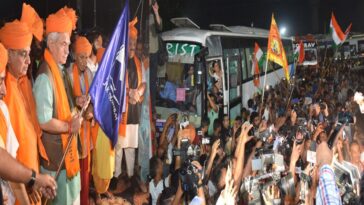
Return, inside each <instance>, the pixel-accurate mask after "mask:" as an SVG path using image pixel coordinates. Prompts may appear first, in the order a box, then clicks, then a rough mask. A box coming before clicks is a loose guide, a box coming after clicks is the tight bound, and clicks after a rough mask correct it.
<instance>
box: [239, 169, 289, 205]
mask: <svg viewBox="0 0 364 205" xmlns="http://www.w3.org/2000/svg"><path fill="white" fill-rule="evenodd" d="M271 185H277V186H278V187H279V190H280V191H281V192H282V193H283V194H284V195H286V196H290V197H294V196H295V195H296V191H295V186H294V180H293V176H292V173H290V172H288V173H281V172H272V173H268V174H263V175H259V176H256V177H252V176H249V177H247V178H245V179H244V180H243V182H242V184H241V187H240V191H241V192H244V191H246V192H248V193H250V194H251V195H252V200H249V204H252V205H253V204H254V205H256V204H263V203H262V201H263V199H262V198H261V195H262V193H263V192H265V191H266V190H267V189H268V187H269V186H271ZM268 200H270V201H273V200H274V199H268Z"/></svg>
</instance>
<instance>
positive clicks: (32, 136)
mask: <svg viewBox="0 0 364 205" xmlns="http://www.w3.org/2000/svg"><path fill="white" fill-rule="evenodd" d="M5 84H6V88H7V90H6V91H7V94H6V95H5V97H4V102H5V103H6V105H7V106H8V109H9V114H10V121H11V125H12V127H13V129H14V132H15V135H16V137H17V139H18V142H19V149H18V152H17V157H16V158H17V159H18V161H20V162H21V163H23V164H24V165H25V166H27V167H29V168H31V169H34V170H35V171H36V172H39V158H38V146H37V139H38V135H37V132H36V130H35V128H34V126H33V124H32V120H31V115H30V113H31V112H32V111H31V110H28V109H27V106H26V98H25V97H24V95H23V94H22V92H21V89H20V86H19V81H18V80H17V79H16V78H15V77H14V76H13V75H12V74H10V73H9V72H7V74H6V79H5ZM33 112H35V110H33Z"/></svg>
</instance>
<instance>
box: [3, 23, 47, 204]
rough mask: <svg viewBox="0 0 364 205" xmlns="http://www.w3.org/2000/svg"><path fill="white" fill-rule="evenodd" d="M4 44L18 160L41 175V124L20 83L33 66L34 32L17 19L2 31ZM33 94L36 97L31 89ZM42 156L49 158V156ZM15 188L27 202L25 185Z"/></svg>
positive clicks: (34, 197) (32, 198) (20, 199)
mask: <svg viewBox="0 0 364 205" xmlns="http://www.w3.org/2000/svg"><path fill="white" fill-rule="evenodd" d="M0 41H1V42H3V44H4V46H5V47H6V48H7V49H8V53H9V60H8V66H7V72H6V79H5V83H6V86H7V95H6V96H5V98H4V101H5V103H6V105H7V106H8V109H9V113H10V119H11V124H12V126H13V128H14V131H15V135H16V137H17V139H18V142H19V149H18V151H17V159H18V160H19V161H20V162H21V163H23V164H24V165H25V166H27V167H29V168H31V169H33V170H34V171H35V172H36V173H39V160H38V142H40V138H39V137H40V133H37V131H38V130H37V128H36V127H37V126H39V125H38V122H33V119H32V117H31V116H32V114H31V113H32V112H35V110H34V109H31V107H30V106H29V103H28V99H26V98H25V97H24V96H25V95H24V93H23V92H22V91H21V89H20V84H19V79H20V78H21V77H23V76H25V75H26V73H27V71H28V67H29V64H30V58H29V52H30V44H31V42H32V33H31V32H30V30H29V27H28V25H27V24H25V23H23V22H20V21H18V20H15V21H13V22H10V23H6V24H5V26H4V27H3V28H2V29H1V30H0ZM29 92H30V95H32V94H31V90H30V91H29ZM33 114H34V113H33ZM34 116H35V114H34ZM38 139H39V140H38ZM43 154H44V153H43ZM42 157H45V158H46V156H45V155H43V156H42ZM13 188H14V189H15V190H16V191H15V193H16V198H17V200H18V201H17V204H18V203H22V202H24V201H27V199H28V196H27V194H26V190H25V187H24V185H22V184H18V185H15V184H14V187H13ZM40 198H41V197H40V195H39V194H38V193H37V192H33V193H31V194H30V195H29V199H30V202H31V203H34V204H40Z"/></svg>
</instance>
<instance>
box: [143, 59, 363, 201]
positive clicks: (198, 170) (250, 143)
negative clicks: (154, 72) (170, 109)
mask: <svg viewBox="0 0 364 205" xmlns="http://www.w3.org/2000/svg"><path fill="white" fill-rule="evenodd" d="M347 63H348V61H346V60H343V61H334V62H333V63H332V64H331V66H330V67H326V68H325V67H324V66H323V65H321V66H320V67H319V66H317V67H316V66H315V67H312V66H311V67H298V68H297V72H296V75H295V76H294V77H292V78H291V80H290V81H287V80H286V79H282V80H280V82H279V83H278V84H277V85H275V86H269V87H267V88H265V89H266V90H265V95H264V96H263V99H262V95H261V93H260V92H257V93H256V94H255V95H254V97H253V98H252V99H249V100H248V102H247V105H248V106H247V107H243V108H242V109H241V113H240V114H239V115H238V116H237V117H236V118H235V119H229V116H228V115H227V114H223V113H222V112H219V110H220V109H221V108H220V106H218V103H217V101H216V99H217V98H218V97H219V96H216V95H214V93H213V92H212V90H211V93H210V94H209V95H208V96H209V97H208V104H209V105H208V114H207V115H206V116H205V117H204V118H203V119H202V120H201V126H200V127H193V125H192V124H189V125H186V123H185V122H184V121H182V120H180V119H181V118H180V117H178V115H177V114H172V115H170V116H169V118H168V119H167V120H166V122H165V124H164V127H163V131H162V132H161V133H160V136H159V138H156V139H155V142H154V144H155V145H156V146H157V147H156V149H155V152H154V156H153V158H152V159H151V160H150V182H149V191H150V197H151V199H150V203H151V204H153V205H156V204H159V205H164V204H176V205H177V204H229V205H230V204H363V203H364V200H363V194H362V190H361V191H359V190H360V189H356V188H355V187H360V184H363V183H362V182H360V181H359V180H360V178H361V175H362V173H363V168H364V167H363V163H364V158H363V153H364V152H363V148H364V142H363V139H364V134H363V133H364V126H363V123H364V122H363V113H362V112H361V111H360V109H359V105H358V103H359V104H361V103H363V102H362V100H361V101H360V102H357V101H354V94H355V92H363V91H364V86H363V83H364V75H363V71H360V70H355V71H354V70H351V69H350V68H349V66H348V65H347ZM337 163H338V164H341V165H343V164H349V165H350V166H351V167H354V168H353V170H354V171H353V173H357V179H358V181H356V182H355V183H354V182H353V181H352V180H349V181H345V182H346V184H350V185H353V184H355V185H353V187H351V189H348V188H347V187H346V188H347V189H344V187H343V186H339V185H338V184H337V183H338V182H340V180H342V179H341V177H339V176H338V173H340V172H338V171H337V166H339V165H337V166H336V168H334V167H335V166H332V165H333V164H337ZM348 175H349V173H348ZM339 178H340V180H339ZM350 181H351V182H350ZM361 186H363V185H361ZM349 190H350V191H349ZM349 192H350V193H352V195H350V197H348V194H347V193H349Z"/></svg>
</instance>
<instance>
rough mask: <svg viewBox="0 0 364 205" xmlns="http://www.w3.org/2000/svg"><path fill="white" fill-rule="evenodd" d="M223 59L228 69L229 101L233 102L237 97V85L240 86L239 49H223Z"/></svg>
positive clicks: (238, 93) (238, 94) (238, 92)
mask: <svg viewBox="0 0 364 205" xmlns="http://www.w3.org/2000/svg"><path fill="white" fill-rule="evenodd" d="M223 52H224V58H225V59H226V60H225V61H226V62H225V63H227V64H228V65H227V66H226V67H227V69H229V81H230V82H229V88H230V91H229V99H230V101H231V100H234V99H236V98H237V97H239V96H240V95H241V94H240V91H239V90H238V85H239V84H241V66H240V52H239V49H225V50H224V51H223Z"/></svg>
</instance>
